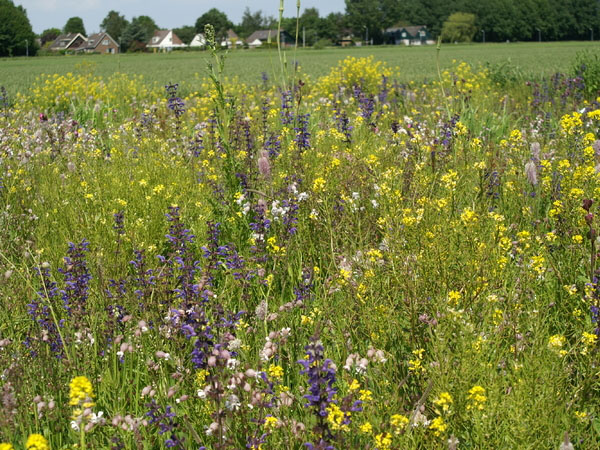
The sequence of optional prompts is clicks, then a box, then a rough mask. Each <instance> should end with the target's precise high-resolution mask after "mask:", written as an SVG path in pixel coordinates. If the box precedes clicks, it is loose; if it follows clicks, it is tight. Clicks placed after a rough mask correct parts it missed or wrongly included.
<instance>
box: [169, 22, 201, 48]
mask: <svg viewBox="0 0 600 450" xmlns="http://www.w3.org/2000/svg"><path fill="white" fill-rule="evenodd" d="M173 32H174V33H175V34H176V35H177V36H179V39H181V40H182V41H183V42H184V43H185V44H188V45H189V44H190V42H192V40H193V39H194V36H196V28H194V27H193V26H191V25H185V26H183V27H180V28H173Z"/></svg>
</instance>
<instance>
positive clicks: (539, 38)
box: [536, 28, 542, 42]
mask: <svg viewBox="0 0 600 450" xmlns="http://www.w3.org/2000/svg"><path fill="white" fill-rule="evenodd" d="M536 30H537V32H538V42H542V30H540V29H539V28H536Z"/></svg>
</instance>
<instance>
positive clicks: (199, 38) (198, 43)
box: [190, 33, 206, 48]
mask: <svg viewBox="0 0 600 450" xmlns="http://www.w3.org/2000/svg"><path fill="white" fill-rule="evenodd" d="M205 46H206V38H205V37H204V35H203V34H202V33H198V34H197V35H196V36H194V39H192V42H190V47H193V48H198V47H205Z"/></svg>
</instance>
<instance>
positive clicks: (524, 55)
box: [0, 42, 597, 94]
mask: <svg viewBox="0 0 600 450" xmlns="http://www.w3.org/2000/svg"><path fill="white" fill-rule="evenodd" d="M595 46H597V44H596V43H594V42H550V43H535V42H534V43H510V44H484V45H481V44H479V45H450V44H445V45H444V46H443V47H442V51H441V52H440V66H441V68H442V69H448V68H450V67H452V64H453V61H461V62H467V63H469V64H471V65H473V66H474V67H476V66H478V65H480V64H486V63H489V64H491V65H496V66H502V67H503V68H504V69H505V70H506V71H509V72H512V75H520V76H527V77H529V78H531V79H533V78H540V77H543V76H550V75H552V74H553V73H555V72H566V71H567V70H568V69H570V67H571V65H572V63H573V59H574V57H575V55H576V53H577V52H579V51H584V50H591V49H594V48H596V47H595ZM436 53H437V52H436V46H434V45H431V46H423V47H404V46H398V47H362V48H359V47H354V48H331V49H324V50H302V49H298V51H297V52H296V53H294V51H293V50H287V51H286V59H287V62H288V66H289V68H290V69H291V68H292V66H293V62H294V61H295V60H297V61H298V62H299V64H300V66H301V71H302V75H303V77H312V78H315V79H316V78H318V77H320V76H324V75H326V74H327V73H329V71H330V70H331V68H332V67H334V66H335V65H336V64H338V62H339V61H342V60H343V59H345V58H346V57H348V56H354V57H357V58H360V57H367V56H370V55H373V56H374V57H375V59H376V60H378V61H382V62H385V63H387V64H388V65H389V66H390V67H394V68H396V67H397V68H398V74H397V79H398V80H399V81H401V82H403V83H406V82H409V81H416V82H422V81H424V80H428V81H432V80H434V79H437V66H436ZM209 57H210V55H209V53H208V52H207V51H200V52H174V53H171V54H143V53H142V54H123V55H94V56H89V55H86V56H81V55H77V56H72V55H71V56H58V57H57V56H52V57H36V58H29V59H26V58H12V59H9V58H4V59H0V84H2V85H3V86H4V87H5V88H6V89H7V90H8V92H9V93H11V94H15V93H16V92H20V91H24V90H26V89H28V88H29V87H30V86H31V85H33V84H34V83H35V81H36V78H37V77H39V76H40V75H43V74H59V75H66V74H67V73H69V72H71V73H74V74H84V75H86V74H89V73H94V74H95V75H99V76H102V77H108V76H110V75H112V74H113V73H115V72H120V73H125V74H127V75H142V76H143V77H144V82H145V83H156V84H157V85H159V86H164V85H166V84H168V83H179V84H181V85H182V88H183V89H187V88H188V86H189V85H191V84H193V83H194V82H195V81H197V80H198V79H201V78H204V77H205V74H206V61H207V59H209ZM262 72H266V73H267V75H269V77H271V78H273V76H274V74H279V73H280V64H279V58H278V55H277V50H276V49H274V50H235V51H230V52H229V54H228V57H227V65H226V67H225V75H226V76H228V77H230V78H234V77H236V78H237V79H238V80H239V81H241V82H243V83H246V84H257V83H260V80H261V74H262Z"/></svg>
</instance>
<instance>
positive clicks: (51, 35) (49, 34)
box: [40, 28, 61, 47]
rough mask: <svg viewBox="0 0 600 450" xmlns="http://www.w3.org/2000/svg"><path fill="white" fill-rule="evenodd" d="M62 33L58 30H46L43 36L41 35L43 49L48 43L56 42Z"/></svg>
mask: <svg viewBox="0 0 600 450" xmlns="http://www.w3.org/2000/svg"><path fill="white" fill-rule="evenodd" d="M60 34H61V31H60V30H59V29H58V28H48V29H47V30H44V31H43V32H42V34H40V41H41V42H42V47H43V46H44V45H46V44H47V43H48V42H54V41H55V40H56V38H57V37H58V36H60Z"/></svg>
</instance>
